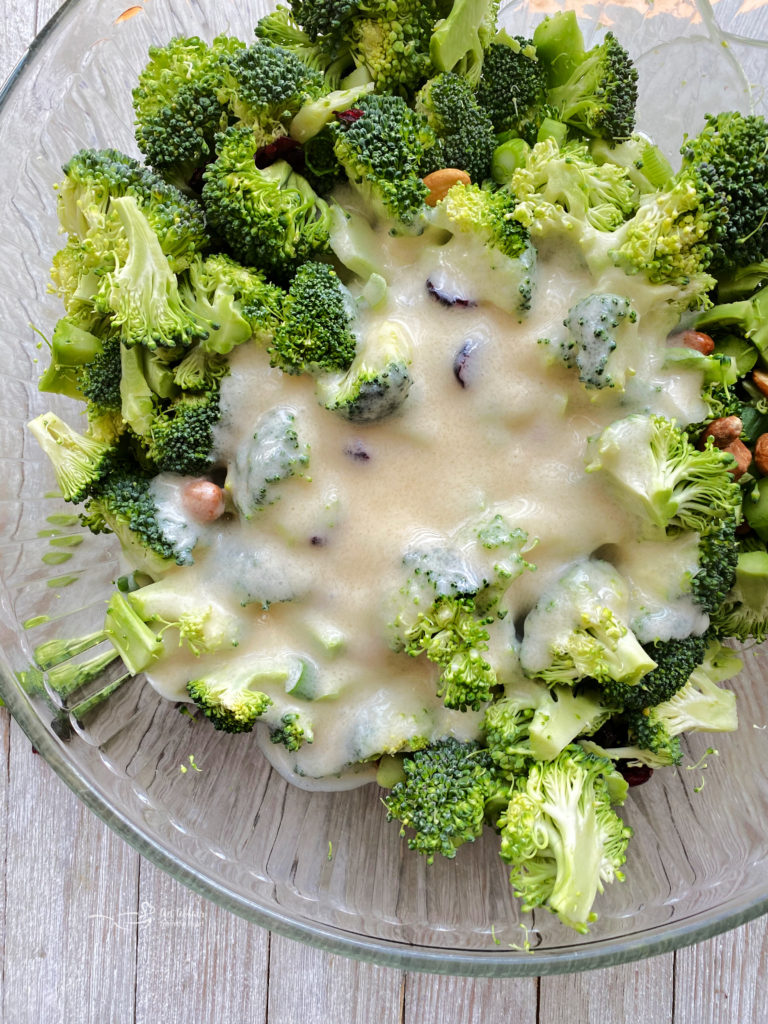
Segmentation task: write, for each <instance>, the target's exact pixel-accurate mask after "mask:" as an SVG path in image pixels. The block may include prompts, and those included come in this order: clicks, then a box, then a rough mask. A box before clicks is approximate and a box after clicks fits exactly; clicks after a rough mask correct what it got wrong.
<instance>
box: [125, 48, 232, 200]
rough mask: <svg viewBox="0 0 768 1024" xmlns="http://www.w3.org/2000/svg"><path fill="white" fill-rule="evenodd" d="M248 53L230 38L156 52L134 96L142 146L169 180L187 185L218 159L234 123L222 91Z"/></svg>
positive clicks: (158, 49)
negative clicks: (229, 66)
mask: <svg viewBox="0 0 768 1024" xmlns="http://www.w3.org/2000/svg"><path fill="white" fill-rule="evenodd" d="M244 48H245V43H243V42H241V41H240V40H239V39H232V38H229V37H227V36H217V37H216V39H214V40H213V43H212V44H211V45H210V46H209V45H208V44H207V43H204V42H203V41H202V40H201V39H198V38H197V37H196V36H193V37H191V38H184V37H176V38H174V39H171V40H170V42H168V43H166V44H165V45H164V46H151V47H150V49H149V58H150V59H149V63H148V64H147V65H146V67H145V68H144V69H143V71H142V72H141V74H140V75H139V82H138V85H137V86H136V88H135V89H134V90H133V109H134V113H135V115H136V142H137V144H138V146H139V149H140V150H141V152H142V153H143V154H144V156H145V158H146V160H147V163H148V164H150V165H151V166H152V167H154V168H156V169H157V170H158V171H159V172H160V173H161V174H163V175H164V176H166V177H168V178H170V179H171V180H173V181H175V182H179V183H187V182H188V181H190V179H191V178H192V177H193V175H194V174H195V172H196V171H198V170H199V169H200V168H202V167H203V166H204V165H205V163H206V162H207V161H208V160H209V159H210V158H211V157H212V156H213V155H214V154H215V151H216V147H215V139H216V135H217V134H218V133H219V132H222V131H224V129H225V128H226V127H227V126H228V124H229V122H230V113H229V111H228V109H227V108H226V107H225V106H223V105H222V103H220V102H219V99H218V98H217V90H218V89H219V88H220V87H221V81H222V75H223V71H224V68H225V66H226V62H227V60H228V59H229V58H230V57H232V56H234V55H235V54H236V53H237V52H238V51H239V50H242V49H244Z"/></svg>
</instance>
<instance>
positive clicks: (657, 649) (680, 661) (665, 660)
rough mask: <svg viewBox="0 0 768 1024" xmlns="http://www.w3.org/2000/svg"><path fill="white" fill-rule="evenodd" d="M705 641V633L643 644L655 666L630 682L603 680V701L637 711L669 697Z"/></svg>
mask: <svg viewBox="0 0 768 1024" xmlns="http://www.w3.org/2000/svg"><path fill="white" fill-rule="evenodd" d="M708 644H709V639H708V638H707V636H706V635H704V636H687V637H683V638H682V639H672V640H661V641H656V642H654V643H650V644H646V646H645V650H646V655H647V657H648V658H649V659H651V661H652V664H654V665H655V666H656V667H655V668H653V669H652V670H651V671H650V672H648V673H646V674H645V675H644V676H643V677H642V678H641V679H640V680H639V681H638V682H636V683H634V684H632V685H627V683H626V682H624V681H623V680H615V679H605V680H602V690H603V695H604V698H605V700H606V702H607V703H609V704H610V705H611V706H612V707H616V708H624V709H625V710H626V711H636V710H640V709H642V708H648V707H652V706H653V705H654V704H661V703H663V701H666V700H669V699H670V698H671V697H673V696H674V695H675V694H676V693H677V691H678V690H679V689H681V688H682V687H683V686H685V684H686V682H687V680H688V678H689V677H690V675H691V672H693V670H694V669H695V668H697V667H698V666H699V665H700V664H701V663H702V661H703V660H704V656H705V654H706V651H707V647H708Z"/></svg>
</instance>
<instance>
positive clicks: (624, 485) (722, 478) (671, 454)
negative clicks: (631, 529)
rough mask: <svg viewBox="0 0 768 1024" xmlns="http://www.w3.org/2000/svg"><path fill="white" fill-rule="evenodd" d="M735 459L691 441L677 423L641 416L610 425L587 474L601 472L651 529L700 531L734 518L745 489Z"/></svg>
mask: <svg viewBox="0 0 768 1024" xmlns="http://www.w3.org/2000/svg"><path fill="white" fill-rule="evenodd" d="M733 464H734V463H733V456H731V455H730V454H728V453H727V452H724V451H721V450H720V449H719V448H715V447H714V446H713V445H712V444H708V445H707V447H706V448H704V449H703V450H702V451H699V450H697V449H696V448H694V447H693V445H692V444H691V443H690V441H689V440H688V438H687V437H686V436H685V434H684V433H683V432H682V431H680V430H678V428H677V426H676V425H675V423H674V421H673V420H667V419H665V418H664V417H663V416H647V415H644V414H637V415H633V416H627V417H626V418H624V419H621V420H616V421H615V422H614V423H611V424H610V425H609V426H608V427H606V428H605V430H604V431H603V432H602V434H600V436H599V437H598V438H597V440H596V442H595V443H594V448H593V458H592V461H591V462H590V463H589V465H588V466H587V472H588V473H591V472H596V471H597V470H602V471H603V472H604V473H606V474H607V475H608V476H609V478H610V479H611V481H612V482H613V484H614V485H615V486H616V488H617V490H618V492H619V494H620V495H621V497H622V499H623V500H625V501H628V502H629V508H630V509H631V510H633V511H636V512H637V513H638V515H639V516H640V517H641V519H642V520H643V522H644V524H645V525H646V526H647V527H648V528H649V530H651V531H655V532H658V531H660V530H663V531H670V530H679V529H682V530H697V531H699V532H700V533H706V532H707V531H708V530H709V529H710V528H711V527H712V523H713V520H716V519H732V518H733V517H734V515H735V514H736V510H737V509H738V508H739V506H740V504H741V491H740V488H739V485H738V484H737V483H735V482H734V480H733V476H732V474H731V472H730V470H731V468H732V466H733Z"/></svg>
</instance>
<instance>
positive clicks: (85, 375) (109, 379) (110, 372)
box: [77, 335, 122, 416]
mask: <svg viewBox="0 0 768 1024" xmlns="http://www.w3.org/2000/svg"><path fill="white" fill-rule="evenodd" d="M120 374H121V369H120V339H119V338H118V337H116V336H114V335H112V336H111V337H107V338H105V339H104V342H103V347H102V350H101V351H100V352H97V353H96V354H95V355H94V357H93V359H92V360H90V361H89V362H87V363H84V364H83V365H82V366H81V367H80V368H79V369H78V371H77V380H78V384H79V387H80V391H81V392H82V395H83V397H84V398H85V400H86V401H87V402H88V414H89V416H90V415H91V413H94V414H96V413H105V412H119V411H120V407H121V405H122V399H121V397H120Z"/></svg>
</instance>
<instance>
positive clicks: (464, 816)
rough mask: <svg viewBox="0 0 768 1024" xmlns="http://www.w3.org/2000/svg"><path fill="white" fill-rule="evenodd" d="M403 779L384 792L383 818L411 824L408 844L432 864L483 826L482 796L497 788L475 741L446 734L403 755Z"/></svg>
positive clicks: (472, 838)
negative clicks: (461, 741) (385, 809)
mask: <svg viewBox="0 0 768 1024" xmlns="http://www.w3.org/2000/svg"><path fill="white" fill-rule="evenodd" d="M403 771H404V772H405V779H404V780H403V781H402V782H398V783H397V784H396V785H395V786H393V788H392V789H391V790H390V792H389V793H388V794H387V795H386V796H385V797H384V806H385V807H386V808H387V820H388V821H392V820H397V821H399V822H400V823H401V830H400V834H401V835H403V836H404V835H405V834H406V833H405V830H406V828H408V829H413V831H414V835H412V836H410V837H409V839H408V846H409V848H410V849H411V850H416V851H417V852H418V853H421V854H423V855H424V856H425V857H426V858H427V863H428V864H431V863H432V862H433V861H434V859H435V855H436V854H438V853H439V854H441V855H442V856H443V857H449V858H452V857H455V856H456V850H457V849H458V847H459V846H461V845H463V844H464V843H468V842H469V843H471V842H474V841H475V839H477V837H478V836H479V835H480V834H481V832H482V831H483V824H484V821H485V805H486V801H487V800H488V799H489V798H490V797H491V795H492V794H493V793H494V791H495V788H496V787H495V784H494V779H493V772H492V765H491V762H490V759H489V757H488V755H487V753H486V752H485V751H484V750H481V749H480V748H479V747H478V744H476V743H460V742H459V741H458V740H455V739H451V738H449V739H444V740H441V741H440V742H438V743H435V744H434V745H433V746H429V747H426V748H425V749H423V750H418V751H416V753H414V754H412V755H411V756H409V757H406V758H404V759H403Z"/></svg>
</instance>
